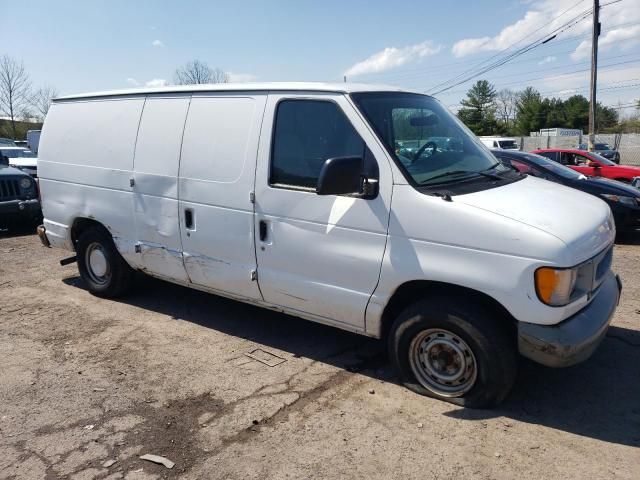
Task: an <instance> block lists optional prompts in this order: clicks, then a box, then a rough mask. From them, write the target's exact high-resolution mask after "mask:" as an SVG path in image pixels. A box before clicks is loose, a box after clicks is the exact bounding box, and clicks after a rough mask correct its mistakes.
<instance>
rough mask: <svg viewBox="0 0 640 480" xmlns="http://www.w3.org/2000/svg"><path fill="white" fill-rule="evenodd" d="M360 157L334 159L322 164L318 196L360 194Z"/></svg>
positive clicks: (361, 181)
mask: <svg viewBox="0 0 640 480" xmlns="http://www.w3.org/2000/svg"><path fill="white" fill-rule="evenodd" d="M362 186H363V175H362V158H361V157H336V158H329V159H328V160H326V161H325V162H324V165H323V166H322V169H321V170H320V176H319V177H318V183H317V185H316V193H317V194H318V195H347V194H350V193H352V194H353V193H355V194H358V193H362Z"/></svg>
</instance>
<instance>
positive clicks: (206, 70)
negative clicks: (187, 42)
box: [174, 60, 229, 85]
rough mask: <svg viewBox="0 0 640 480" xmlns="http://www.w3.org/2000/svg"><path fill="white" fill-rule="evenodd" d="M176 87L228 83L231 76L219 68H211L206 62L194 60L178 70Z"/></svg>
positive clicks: (175, 77) (175, 76) (175, 78)
mask: <svg viewBox="0 0 640 480" xmlns="http://www.w3.org/2000/svg"><path fill="white" fill-rule="evenodd" d="M174 82H175V83H176V85H195V84H201V83H228V82H229V75H227V74H226V73H225V72H224V71H222V70H221V69H219V68H211V67H209V65H207V64H206V63H205V62H201V61H200V60H192V61H191V62H188V63H187V64H186V65H184V66H183V67H180V68H178V69H176V73H175V75H174Z"/></svg>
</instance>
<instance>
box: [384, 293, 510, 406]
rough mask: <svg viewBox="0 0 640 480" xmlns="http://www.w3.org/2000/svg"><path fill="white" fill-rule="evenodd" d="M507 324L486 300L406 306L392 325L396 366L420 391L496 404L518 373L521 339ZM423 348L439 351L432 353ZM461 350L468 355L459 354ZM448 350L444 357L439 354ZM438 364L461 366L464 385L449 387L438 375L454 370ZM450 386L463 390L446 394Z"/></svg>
mask: <svg viewBox="0 0 640 480" xmlns="http://www.w3.org/2000/svg"><path fill="white" fill-rule="evenodd" d="M507 322H508V319H506V318H496V314H495V313H493V311H492V310H490V309H488V308H487V307H486V306H485V305H483V304H482V303H481V302H475V301H465V300H463V299H460V298H454V297H447V296H439V297H431V298H427V299H424V300H422V301H419V302H417V303H415V304H413V305H411V306H409V307H408V308H407V309H405V310H404V311H403V312H402V313H401V314H400V315H399V316H398V318H397V319H396V321H395V322H394V324H393V326H392V327H391V331H390V332H389V338H388V347H389V357H390V360H391V364H392V365H393V367H394V368H395V370H396V372H397V374H398V376H399V377H400V379H401V381H402V383H403V384H404V385H405V386H406V387H407V388H409V389H410V390H412V391H414V392H416V393H419V394H421V395H426V396H429V397H432V398H437V399H439V400H444V401H446V402H450V403H453V404H455V405H460V406H464V407H470V408H490V407H493V406H496V405H498V404H499V403H500V402H502V401H503V400H504V399H505V398H506V396H507V395H508V394H509V392H510V391H511V388H512V387H513V384H514V382H515V378H516V373H517V362H518V355H517V352H516V346H515V339H513V338H512V336H511V335H510V334H509V330H508V329H509V324H508V323H507ZM440 332H447V333H440ZM440 336H441V337H442V338H439V337H440ZM425 342H426V343H425ZM441 345H445V346H444V348H443V347H441ZM448 345H453V347H449V346H448ZM423 347H426V348H427V350H426V352H428V353H430V354H431V353H432V352H436V353H435V355H426V353H425V349H423ZM456 348H458V349H459V350H458V351H459V352H464V353H462V354H461V355H458V354H455V352H456V350H455V349H456ZM447 349H449V350H447ZM443 350H445V351H444V352H443V353H439V352H442V351H443ZM469 350H470V352H469ZM448 352H454V355H451V354H450V353H448ZM443 354H444V355H445V357H444V360H442V359H441V358H440V357H439V356H438V355H443ZM421 355H424V356H421ZM451 359H455V361H451ZM457 360H461V362H462V365H465V367H464V368H462V367H458V366H459V365H460V364H461V362H460V361H457ZM417 362H418V363H419V365H418V363H417ZM425 362H428V363H429V366H427V363H425ZM438 362H444V364H448V365H450V368H453V369H454V370H455V369H456V368H458V370H459V371H460V372H461V373H460V376H459V377H458V379H456V382H461V384H456V385H451V386H449V385H444V380H443V379H442V378H441V377H439V376H438V374H435V375H434V374H432V373H431V372H434V371H437V372H438V373H440V374H446V373H448V372H449V370H447V371H446V372H443V371H442V370H437V369H435V370H434V368H432V367H433V366H436V367H437V366H439V365H442V363H438ZM447 362H448V363H447ZM412 364H413V365H414V366H412ZM472 367H473V368H472ZM414 369H415V370H414ZM415 372H418V375H416V373H415ZM418 377H420V378H422V380H420V379H419V378H418ZM465 377H466V378H465ZM429 382H432V383H435V384H437V385H436V387H433V386H431V385H429ZM447 388H450V389H458V391H453V392H445V393H443V392H442V389H447ZM452 395H455V396H452Z"/></svg>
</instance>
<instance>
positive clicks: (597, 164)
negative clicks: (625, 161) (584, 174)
mask: <svg viewBox="0 0 640 480" xmlns="http://www.w3.org/2000/svg"><path fill="white" fill-rule="evenodd" d="M587 167H591V168H600V164H599V163H596V162H594V161H593V160H589V161H588V162H587Z"/></svg>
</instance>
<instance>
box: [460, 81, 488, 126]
mask: <svg viewBox="0 0 640 480" xmlns="http://www.w3.org/2000/svg"><path fill="white" fill-rule="evenodd" d="M495 100H496V90H495V88H494V87H493V85H492V84H490V83H489V82H488V81H486V80H478V81H477V82H476V83H475V84H474V85H473V86H472V87H471V88H470V89H469V91H468V92H467V98H465V99H464V100H462V102H460V103H461V104H462V106H463V108H461V109H460V110H459V111H458V117H459V118H460V120H462V121H463V122H464V123H465V125H466V126H467V127H469V128H470V129H471V131H473V133H475V134H476V135H490V134H492V133H494V132H495V131H496V130H497V122H496V115H495V114H496V106H495Z"/></svg>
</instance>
